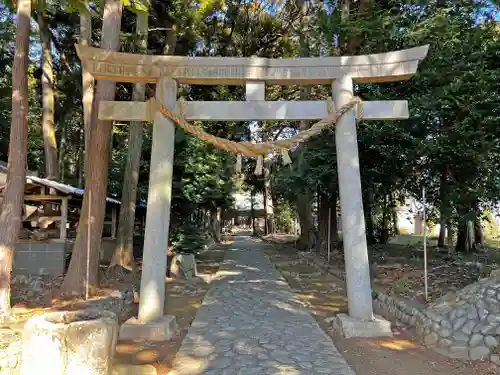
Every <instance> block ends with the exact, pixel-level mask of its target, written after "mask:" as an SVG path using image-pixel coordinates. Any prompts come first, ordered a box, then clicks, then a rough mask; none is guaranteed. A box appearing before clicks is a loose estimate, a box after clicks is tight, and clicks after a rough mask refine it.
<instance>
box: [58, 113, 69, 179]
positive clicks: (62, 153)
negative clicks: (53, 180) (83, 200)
mask: <svg viewBox="0 0 500 375" xmlns="http://www.w3.org/2000/svg"><path fill="white" fill-rule="evenodd" d="M66 124H67V121H66V116H64V117H63V121H62V124H61V139H60V141H59V160H58V166H57V169H58V171H59V181H61V182H62V183H64V170H65V168H66V166H65V162H64V160H65V156H66V142H67V140H66V137H67V134H66V127H67V126H66Z"/></svg>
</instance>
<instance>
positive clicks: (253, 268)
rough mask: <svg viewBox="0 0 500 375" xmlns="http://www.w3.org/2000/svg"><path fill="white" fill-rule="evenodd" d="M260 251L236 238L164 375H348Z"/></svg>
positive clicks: (329, 343)
mask: <svg viewBox="0 0 500 375" xmlns="http://www.w3.org/2000/svg"><path fill="white" fill-rule="evenodd" d="M265 246H267V245H265V244H260V243H255V242H253V241H252V239H251V238H249V237H237V238H236V239H235V241H234V242H233V244H232V245H231V247H230V250H229V251H228V252H227V255H226V258H225V260H224V262H223V263H222V264H221V266H220V269H219V271H218V272H217V275H216V280H215V281H214V282H213V285H212V287H211V289H210V290H209V292H208V293H207V295H206V296H205V299H204V301H203V303H202V305H201V307H200V309H199V310H198V314H197V315H196V318H195V320H194V322H193V324H192V326H191V327H190V329H189V331H188V333H187V335H186V337H185V338H184V341H183V342H182V346H181V348H180V349H179V352H178V353H177V356H176V358H175V361H174V365H173V369H172V371H171V373H170V375H202V374H203V375H278V374H282V375H299V374H300V375H305V374H307V375H325V374H331V375H355V374H354V372H353V371H352V370H351V368H350V367H349V365H348V364H347V363H346V361H345V360H344V358H343V357H342V355H341V354H340V353H339V352H338V350H337V349H336V348H335V346H334V345H333V343H332V341H331V339H330V338H329V337H328V336H327V335H326V334H325V333H324V332H323V331H322V329H321V328H320V327H319V326H318V324H317V323H316V321H315V320H314V319H313V317H312V316H311V315H310V314H309V311H308V310H307V309H305V308H303V307H302V306H301V305H300V304H299V301H298V299H297V298H296V296H295V295H294V294H293V293H292V291H291V289H290V287H289V286H288V284H287V283H286V281H285V280H284V279H283V278H282V277H281V275H280V274H279V273H278V272H277V271H276V269H275V268H274V266H273V264H272V263H271V261H270V260H269V258H268V257H267V256H266V255H265V253H264V252H263V251H262V250H263V248H264V247H265Z"/></svg>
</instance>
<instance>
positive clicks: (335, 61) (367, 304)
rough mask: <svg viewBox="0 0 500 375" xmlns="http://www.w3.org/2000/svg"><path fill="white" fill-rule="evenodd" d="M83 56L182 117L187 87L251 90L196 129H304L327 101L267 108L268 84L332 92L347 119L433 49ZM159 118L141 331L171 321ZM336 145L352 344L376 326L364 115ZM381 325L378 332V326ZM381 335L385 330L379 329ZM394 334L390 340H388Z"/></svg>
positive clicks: (105, 108)
mask: <svg viewBox="0 0 500 375" xmlns="http://www.w3.org/2000/svg"><path fill="white" fill-rule="evenodd" d="M77 50H78V55H79V57H80V59H81V61H82V64H83V66H84V67H85V69H87V70H88V71H89V72H90V73H91V74H92V76H93V77H94V78H95V79H104V80H112V81H117V82H134V83H156V85H157V88H156V100H157V101H159V102H160V103H161V104H163V105H164V106H165V107H167V108H169V109H171V110H173V111H178V102H177V85H178V83H181V84H194V85H246V101H244V102H236V101H232V102H220V101H215V102H203V101H201V102H186V103H185V106H184V118H185V119H186V120H211V121H255V120H289V121H298V120H319V119H323V118H325V117H327V116H328V103H327V101H265V100H264V99H265V85H266V83H269V84H279V85H295V84H298V85H313V84H331V85H332V96H333V101H334V106H335V109H336V110H339V109H340V108H341V107H342V106H343V105H344V104H346V103H348V102H349V101H350V100H351V99H352V97H353V83H382V82H393V81H401V80H406V79H409V78H410V77H411V76H412V75H413V74H415V73H416V71H417V68H418V64H419V62H420V61H421V60H423V59H424V58H425V56H426V55H427V51H428V46H421V47H416V48H412V49H407V50H401V51H395V52H389V53H380V54H373V55H364V56H342V57H319V58H283V59H267V58H257V57H252V58H236V57H181V56H151V55H139V54H130V53H119V52H110V51H106V50H102V49H98V48H92V47H84V46H78V47H77ZM358 109H359V107H358ZM361 109H362V112H361V113H362V118H363V119H365V120H390V119H406V118H408V117H409V114H408V103H407V101H405V100H398V101H372V102H363V103H362V108H361ZM149 110H150V108H148V105H147V104H146V102H116V101H111V102H109V101H108V102H102V103H100V106H99V118H100V119H103V120H124V121H133V120H136V121H145V120H149V119H150V113H149ZM153 118H154V128H153V144H152V152H151V170H150V177H149V178H150V180H149V192H148V194H149V195H148V205H147V216H146V229H145V239H144V263H143V270H142V280H141V291H140V304H139V321H140V322H142V323H144V324H146V325H148V324H149V325H152V326H155V327H158V324H161V322H162V320H164V317H163V306H164V298H165V275H166V266H167V248H168V232H169V221H170V204H171V189H172V187H171V186H172V165H173V156H174V133H175V127H174V125H173V123H172V122H171V121H170V120H169V119H167V118H165V117H164V116H163V115H162V114H161V113H159V112H156V113H154V115H153ZM335 139H336V149H337V165H338V174H339V188H340V207H341V215H342V228H343V240H344V253H345V263H346V276H347V295H348V304H349V315H350V317H347V316H345V321H342V322H341V323H340V324H344V325H348V326H346V327H344V328H345V330H346V331H347V330H350V331H351V332H350V335H351V336H352V335H367V332H366V331H363V329H362V328H361V326H357V323H356V322H360V320H361V321H362V326H363V327H365V329H366V324H368V323H369V322H375V320H374V315H373V307H372V293H371V286H370V276H369V273H370V272H369V262H368V251H367V244H366V233H365V220H364V214H363V203H362V198H361V180H360V171H359V157H358V145H357V135H356V116H355V111H354V110H351V111H350V112H349V113H347V114H346V115H344V116H343V117H342V118H341V119H340V120H339V121H338V123H337V126H336V130H335ZM374 324H375V326H376V325H377V324H376V322H375V323H374ZM356 327H358V328H359V329H356ZM374 329H375V330H377V327H375V328H374ZM354 331H356V332H354ZM358 331H362V332H358ZM345 333H346V335H347V332H345ZM385 333H387V332H378V334H385ZM374 334H377V332H375V333H374Z"/></svg>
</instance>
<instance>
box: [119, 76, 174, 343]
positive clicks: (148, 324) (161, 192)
mask: <svg viewBox="0 0 500 375" xmlns="http://www.w3.org/2000/svg"><path fill="white" fill-rule="evenodd" d="M156 99H157V100H158V101H159V102H160V103H162V104H163V105H165V106H166V107H169V108H170V107H173V106H175V104H176V102H177V81H175V80H172V79H169V78H164V77H162V78H160V79H159V80H158V82H157V84H156ZM174 143H175V125H174V124H173V123H172V122H171V121H170V120H169V119H168V118H166V117H164V116H163V115H162V114H161V113H160V112H159V111H157V112H156V113H155V115H154V126H153V144H152V147H151V164H150V172H149V189H148V204H147V212H146V229H145V233H144V249H143V263H142V276H141V290H140V301H139V315H138V318H137V319H136V318H131V319H129V320H128V321H127V322H126V323H125V324H123V325H122V327H121V329H120V338H122V339H129V338H130V339H145V340H151V341H164V340H169V339H170V338H171V337H172V335H173V334H174V332H175V329H176V321H175V316H171V315H163V313H164V305H165V278H166V270H167V252H168V233H169V227H170V207H171V201H172V171H173V163H174Z"/></svg>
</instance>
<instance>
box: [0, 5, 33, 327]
mask: <svg viewBox="0 0 500 375" xmlns="http://www.w3.org/2000/svg"><path fill="white" fill-rule="evenodd" d="M30 19H31V1H30V0H18V1H17V16H16V52H15V55H14V61H13V64H12V120H11V127H10V139H9V163H8V169H7V185H6V187H5V190H4V196H3V200H2V201H1V203H0V323H2V322H7V321H8V320H9V318H10V276H11V271H12V262H13V255H14V248H15V246H16V242H17V239H18V237H19V231H20V228H21V215H22V210H23V196H24V183H25V180H26V159H27V153H28V50H29V38H30Z"/></svg>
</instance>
